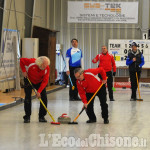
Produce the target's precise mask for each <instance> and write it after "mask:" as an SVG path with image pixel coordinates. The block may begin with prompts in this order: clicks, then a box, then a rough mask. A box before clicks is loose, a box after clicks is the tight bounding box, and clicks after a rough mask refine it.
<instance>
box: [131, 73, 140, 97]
mask: <svg viewBox="0 0 150 150" xmlns="http://www.w3.org/2000/svg"><path fill="white" fill-rule="evenodd" d="M129 74H130V81H131V90H132V94H131V98H134V99H136V91H137V78H136V72H135V71H130V72H129ZM137 75H138V81H139V79H140V75H141V71H138V72H137Z"/></svg>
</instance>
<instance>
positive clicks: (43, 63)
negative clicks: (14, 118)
mask: <svg viewBox="0 0 150 150" xmlns="http://www.w3.org/2000/svg"><path fill="white" fill-rule="evenodd" d="M49 65H50V60H49V58H47V57H45V56H41V57H38V58H37V59H35V58H30V59H29V58H21V59H20V67H21V70H22V73H23V76H24V91H25V101H24V110H25V116H24V117H23V119H24V123H29V122H30V116H31V94H32V87H31V85H30V83H29V82H28V80H27V77H28V78H29V80H30V81H31V83H32V84H33V86H34V88H35V89H36V90H37V95H36V96H37V98H40V97H41V99H42V101H43V103H44V104H45V106H46V107H47V94H46V89H45V87H46V85H47V83H48V80H49V72H50V68H49ZM46 113H47V112H46V110H45V108H44V107H43V105H42V104H41V103H40V109H39V122H47V120H46V119H45V118H44V116H45V115H46Z"/></svg>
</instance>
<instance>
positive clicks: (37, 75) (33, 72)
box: [20, 58, 50, 93]
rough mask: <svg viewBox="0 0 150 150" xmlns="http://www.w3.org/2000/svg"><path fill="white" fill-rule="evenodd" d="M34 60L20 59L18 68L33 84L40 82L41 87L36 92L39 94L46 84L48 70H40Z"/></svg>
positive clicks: (47, 68)
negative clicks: (25, 73) (26, 74)
mask: <svg viewBox="0 0 150 150" xmlns="http://www.w3.org/2000/svg"><path fill="white" fill-rule="evenodd" d="M35 60H36V59H35V58H21V59H20V67H21V70H22V72H27V73H28V78H29V79H30V81H31V82H32V83H33V84H38V83H40V82H41V85H40V87H39V89H38V91H37V92H39V93H41V92H42V91H43V89H44V88H45V87H46V85H47V84H48V80H49V73H50V68H49V66H47V67H46V68H45V69H44V70H41V69H40V68H39V67H38V66H37V65H36V64H35Z"/></svg>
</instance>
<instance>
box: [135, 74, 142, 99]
mask: <svg viewBox="0 0 150 150" xmlns="http://www.w3.org/2000/svg"><path fill="white" fill-rule="evenodd" d="M136 79H137V86H138V93H139V99H141V95H140V88H139V81H138V75H137V72H136Z"/></svg>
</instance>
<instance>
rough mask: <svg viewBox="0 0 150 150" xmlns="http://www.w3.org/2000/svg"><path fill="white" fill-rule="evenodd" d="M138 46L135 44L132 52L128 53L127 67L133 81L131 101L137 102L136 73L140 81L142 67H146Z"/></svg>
mask: <svg viewBox="0 0 150 150" xmlns="http://www.w3.org/2000/svg"><path fill="white" fill-rule="evenodd" d="M137 47H138V45H137V44H136V43H135V42H133V43H132V50H131V52H129V53H128V57H127V59H126V65H127V66H129V75H130V81H131V90H132V94H131V99H130V100H131V101H136V91H137V78H136V72H137V76H138V80H139V79H140V76H141V71H142V66H143V65H144V57H143V55H142V53H141V52H140V51H139V50H138V49H137Z"/></svg>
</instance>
